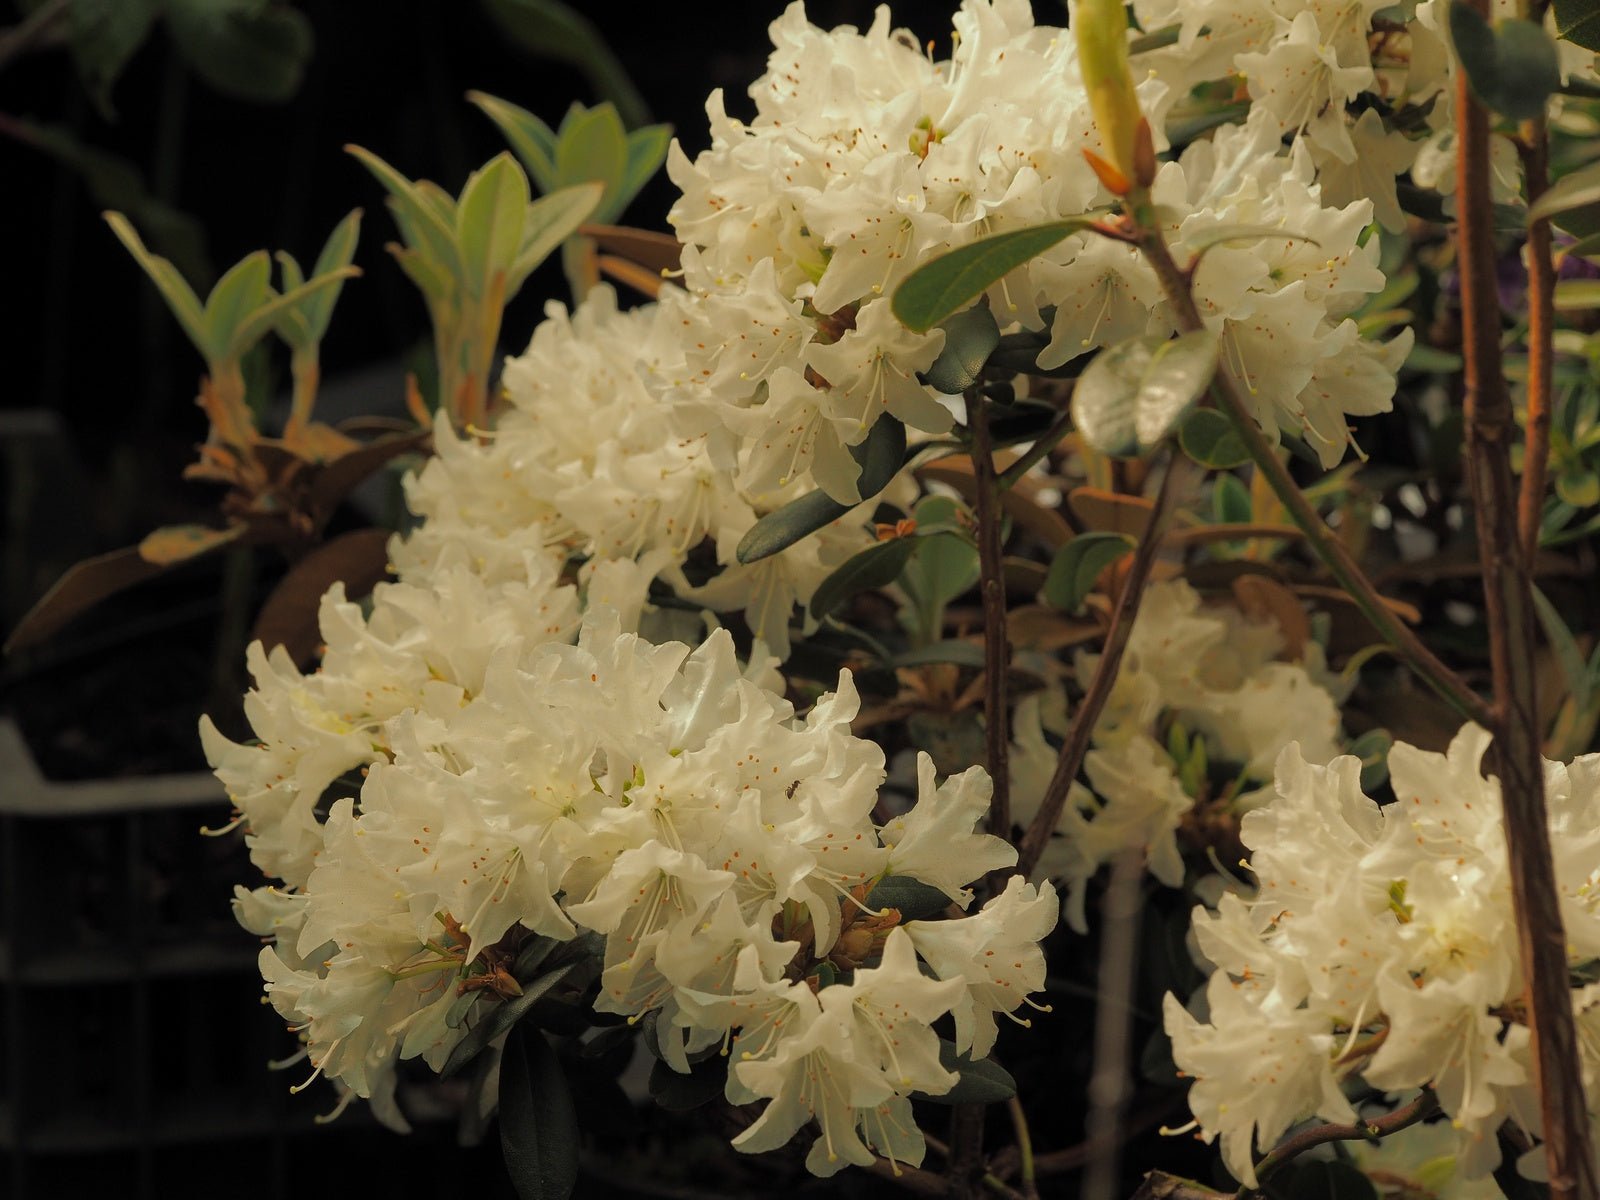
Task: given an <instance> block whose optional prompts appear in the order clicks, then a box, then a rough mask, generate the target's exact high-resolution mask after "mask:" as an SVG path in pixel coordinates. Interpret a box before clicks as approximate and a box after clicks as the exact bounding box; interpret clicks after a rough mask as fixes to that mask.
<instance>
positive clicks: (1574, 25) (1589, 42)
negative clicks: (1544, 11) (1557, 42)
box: [1555, 0, 1600, 52]
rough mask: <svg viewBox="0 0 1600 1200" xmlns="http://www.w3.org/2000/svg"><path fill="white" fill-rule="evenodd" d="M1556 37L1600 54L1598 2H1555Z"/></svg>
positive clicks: (1588, 0) (1586, 0)
mask: <svg viewBox="0 0 1600 1200" xmlns="http://www.w3.org/2000/svg"><path fill="white" fill-rule="evenodd" d="M1555 12H1556V36H1557V37H1559V38H1562V39H1564V40H1566V41H1569V42H1571V43H1572V44H1573V45H1574V46H1582V47H1583V48H1584V49H1585V50H1594V51H1597V52H1600V0H1555Z"/></svg>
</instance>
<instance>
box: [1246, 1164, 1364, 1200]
mask: <svg viewBox="0 0 1600 1200" xmlns="http://www.w3.org/2000/svg"><path fill="white" fill-rule="evenodd" d="M1267 1191H1268V1192H1269V1193H1270V1194H1272V1195H1274V1196H1280V1195H1281V1196H1287V1197H1293V1200H1378V1189H1377V1188H1376V1187H1374V1186H1373V1184H1372V1181H1371V1180H1370V1179H1368V1178H1367V1177H1366V1176H1365V1175H1363V1174H1362V1173H1361V1172H1360V1171H1359V1170H1357V1169H1356V1168H1355V1167H1353V1166H1351V1165H1350V1164H1349V1163H1345V1162H1337V1161H1324V1160H1318V1159H1313V1160H1309V1161H1301V1162H1297V1163H1294V1164H1293V1165H1292V1170H1285V1171H1284V1172H1283V1176H1282V1177H1279V1176H1277V1175H1274V1176H1273V1177H1272V1181H1271V1182H1270V1183H1269V1184H1268V1186H1267Z"/></svg>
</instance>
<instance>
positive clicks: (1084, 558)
mask: <svg viewBox="0 0 1600 1200" xmlns="http://www.w3.org/2000/svg"><path fill="white" fill-rule="evenodd" d="M1133 549H1134V542H1133V539H1132V538H1130V537H1127V536H1126V535H1124V534H1120V533H1081V534H1079V535H1078V536H1077V537H1075V538H1073V539H1072V540H1071V541H1070V542H1068V543H1067V544H1066V545H1065V546H1063V547H1061V549H1060V550H1058V551H1056V556H1055V559H1054V560H1053V561H1052V562H1051V563H1050V573H1049V574H1048V575H1046V576H1045V580H1044V599H1045V603H1047V604H1049V605H1050V606H1051V607H1053V608H1059V609H1061V610H1062V611H1063V612H1077V611H1078V610H1079V609H1080V608H1082V607H1083V601H1084V598H1085V597H1086V596H1088V594H1089V593H1090V592H1091V591H1093V590H1094V583H1095V580H1097V579H1099V578H1100V573H1101V572H1102V571H1104V570H1105V569H1106V568H1107V567H1109V566H1110V565H1111V564H1112V563H1114V562H1116V561H1117V560H1118V559H1120V558H1122V557H1123V556H1124V555H1127V554H1132V553H1133Z"/></svg>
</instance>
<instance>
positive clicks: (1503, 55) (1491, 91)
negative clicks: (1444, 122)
mask: <svg viewBox="0 0 1600 1200" xmlns="http://www.w3.org/2000/svg"><path fill="white" fill-rule="evenodd" d="M1450 38H1451V41H1452V42H1453V43H1454V44H1455V48H1456V57H1457V58H1459V59H1460V60H1461V65H1462V66H1463V67H1464V68H1465V70H1466V72H1467V80H1468V82H1469V83H1471V85H1472V90H1473V92H1474V93H1475V94H1476V95H1477V97H1478V99H1479V100H1481V101H1483V103H1484V104H1485V105H1487V106H1488V107H1489V108H1492V109H1494V111H1496V112H1498V113H1501V114H1503V115H1505V116H1507V117H1510V118H1511V119H1512V120H1514V121H1525V120H1528V119H1530V118H1532V117H1536V116H1539V115H1541V114H1542V113H1543V112H1544V107H1545V101H1546V100H1547V99H1549V96H1550V93H1551V92H1553V91H1555V90H1556V88H1558V87H1560V86H1561V70H1560V64H1559V63H1558V62H1557V55H1556V47H1555V43H1554V42H1552V41H1551V40H1550V36H1549V35H1548V34H1547V33H1545V31H1544V30H1543V28H1541V27H1540V26H1538V25H1535V24H1534V23H1533V22H1532V21H1525V20H1508V21H1501V22H1500V23H1499V24H1498V25H1496V26H1495V27H1493V28H1490V26H1489V23H1488V22H1487V21H1485V20H1484V18H1483V17H1482V15H1480V14H1479V13H1478V12H1477V10H1476V9H1474V8H1472V7H1471V6H1470V5H1468V4H1466V3H1463V0H1452V2H1451V5H1450Z"/></svg>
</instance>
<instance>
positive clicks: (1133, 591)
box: [1016, 453, 1201, 875]
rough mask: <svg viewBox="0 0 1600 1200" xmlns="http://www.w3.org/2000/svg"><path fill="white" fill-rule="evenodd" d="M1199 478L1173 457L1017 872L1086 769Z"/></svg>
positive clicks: (1044, 838)
mask: <svg viewBox="0 0 1600 1200" xmlns="http://www.w3.org/2000/svg"><path fill="white" fill-rule="evenodd" d="M1200 475H1201V471H1200V468H1199V467H1197V466H1196V465H1195V464H1194V462H1193V461H1192V460H1190V459H1189V458H1188V457H1187V456H1185V455H1182V454H1178V453H1174V454H1173V455H1172V457H1171V458H1170V459H1169V460H1168V463H1167V473H1166V476H1165V477H1164V478H1163V479H1162V481H1161V490H1160V491H1159V492H1158V493H1157V494H1156V502H1155V507H1154V508H1153V509H1152V510H1151V512H1150V523H1149V524H1148V525H1146V526H1145V531H1144V536H1143V537H1142V538H1140V539H1139V548H1138V549H1137V550H1136V551H1134V555H1133V561H1132V563H1131V564H1130V565H1129V567H1128V573H1127V575H1126V577H1125V578H1124V579H1123V583H1122V591H1121V592H1120V593H1119V594H1118V596H1117V605H1116V607H1115V608H1114V609H1113V610H1112V612H1111V627H1110V628H1109V629H1108V630H1106V644H1105V647H1104V649H1102V650H1101V652H1100V661H1099V662H1098V663H1097V664H1095V669H1094V676H1093V678H1091V679H1090V680H1089V688H1088V690H1087V691H1086V692H1085V693H1084V697H1083V702H1082V703H1081V704H1079V705H1078V712H1077V715H1076V716H1075V717H1074V718H1073V721H1072V727H1071V728H1070V729H1068V730H1067V738H1066V741H1065V742H1063V743H1062V745H1061V753H1060V754H1059V755H1058V756H1057V758H1056V769H1055V773H1054V774H1053V775H1051V777H1050V783H1049V784H1048V785H1047V786H1046V787H1045V791H1044V798H1043V799H1042V800H1041V801H1040V802H1039V811H1038V813H1036V814H1035V815H1034V818H1033V822H1032V823H1031V824H1030V825H1029V826H1028V832H1027V833H1026V834H1024V835H1023V838H1022V845H1021V846H1020V847H1018V854H1017V866H1016V873H1017V874H1020V875H1027V874H1029V873H1031V872H1032V870H1033V868H1034V866H1035V865H1036V864H1037V863H1038V861H1039V856H1040V855H1041V854H1043V853H1044V848H1045V846H1046V845H1047V844H1049V841H1050V837H1051V835H1052V834H1053V833H1054V832H1055V828H1056V822H1057V821H1059V820H1060V819H1061V810H1062V808H1063V807H1065V805H1066V802H1067V793H1068V792H1069V791H1070V790H1071V789H1072V781H1073V780H1074V779H1076V778H1077V777H1078V771H1079V769H1080V768H1081V767H1082V766H1083V758H1084V755H1086V754H1087V753H1088V752H1089V742H1090V739H1091V738H1092V737H1093V735H1094V727H1095V726H1096V725H1097V724H1098V723H1099V721H1100V714H1101V713H1102V712H1104V711H1105V707H1106V701H1108V700H1109V699H1110V698H1111V689H1112V687H1113V686H1115V684H1116V682H1117V670H1118V668H1119V667H1121V665H1122V654H1123V651H1125V650H1126V649H1127V648H1128V638H1129V636H1130V635H1131V634H1132V633H1133V623H1134V620H1135V618H1137V617H1138V615H1139V601H1140V600H1141V599H1142V598H1143V597H1144V588H1145V584H1146V583H1148V582H1149V581H1150V569H1151V568H1152V567H1153V566H1154V565H1155V561H1156V552H1157V550H1158V549H1159V548H1160V546H1161V541H1162V537H1163V535H1164V534H1165V532H1166V528H1167V525H1168V524H1169V523H1170V522H1171V520H1172V514H1173V513H1174V512H1175V511H1176V510H1177V507H1178V503H1179V501H1181V500H1182V499H1183V497H1184V496H1186V495H1188V493H1189V490H1190V488H1191V487H1192V486H1193V485H1194V484H1195V482H1197V481H1198V480H1199V478H1200Z"/></svg>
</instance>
